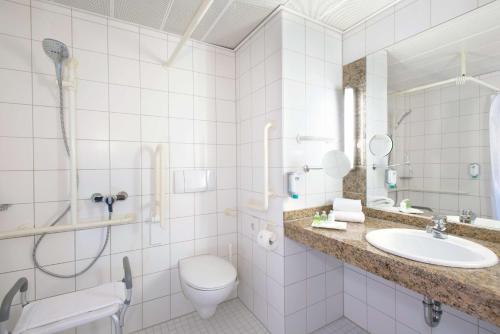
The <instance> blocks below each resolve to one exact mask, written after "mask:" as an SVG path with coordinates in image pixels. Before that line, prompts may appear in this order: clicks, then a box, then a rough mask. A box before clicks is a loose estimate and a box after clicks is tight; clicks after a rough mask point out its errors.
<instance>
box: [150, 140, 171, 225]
mask: <svg viewBox="0 0 500 334" xmlns="http://www.w3.org/2000/svg"><path fill="white" fill-rule="evenodd" d="M152 222H153V223H160V226H161V228H162V229H164V230H166V229H167V228H168V225H167V220H166V219H165V168H164V152H163V145H162V144H158V146H156V152H155V206H154V216H153V219H152Z"/></svg>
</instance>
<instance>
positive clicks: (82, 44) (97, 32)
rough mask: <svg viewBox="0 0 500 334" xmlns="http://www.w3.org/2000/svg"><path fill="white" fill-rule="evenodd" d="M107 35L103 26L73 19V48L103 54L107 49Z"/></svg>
mask: <svg viewBox="0 0 500 334" xmlns="http://www.w3.org/2000/svg"><path fill="white" fill-rule="evenodd" d="M107 35H108V33H107V29H106V26H105V25H102V24H98V23H94V22H90V21H87V20H80V19H76V18H74V19H73V45H74V46H75V48H80V49H85V50H91V51H96V52H101V53H105V52H107V49H108V38H107Z"/></svg>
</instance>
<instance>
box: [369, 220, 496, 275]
mask: <svg viewBox="0 0 500 334" xmlns="http://www.w3.org/2000/svg"><path fill="white" fill-rule="evenodd" d="M366 240H367V241H368V242H369V243H370V244H372V245H373V246H375V247H377V248H379V249H381V250H383V251H386V252H388V253H391V254H394V255H398V256H401V257H404V258H407V259H410V260H415V261H419V262H424V263H430V264H437V265H440V266H447V267H456V268H485V267H491V266H494V265H495V264H497V263H498V258H497V256H496V254H495V253H493V252H492V251H491V250H489V249H488V248H486V247H484V246H481V245H479V244H477V243H475V242H472V241H469V240H465V239H462V238H458V237H455V236H451V235H448V238H447V239H438V238H434V237H433V236H432V234H430V233H427V232H425V231H419V230H411V229H405V228H388V229H381V230H376V231H371V232H368V233H367V234H366Z"/></svg>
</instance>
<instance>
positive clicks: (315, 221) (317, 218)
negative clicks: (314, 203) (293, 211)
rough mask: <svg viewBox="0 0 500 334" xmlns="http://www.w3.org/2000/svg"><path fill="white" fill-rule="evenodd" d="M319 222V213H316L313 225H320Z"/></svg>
mask: <svg viewBox="0 0 500 334" xmlns="http://www.w3.org/2000/svg"><path fill="white" fill-rule="evenodd" d="M320 222H321V217H320V215H319V212H316V214H315V215H314V217H313V223H320Z"/></svg>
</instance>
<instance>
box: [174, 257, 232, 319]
mask: <svg viewBox="0 0 500 334" xmlns="http://www.w3.org/2000/svg"><path fill="white" fill-rule="evenodd" d="M179 278H180V281H181V287H182V291H183V292H184V295H185V296H186V298H187V299H189V300H190V301H191V303H193V305H194V307H195V309H196V311H197V312H198V314H199V315H200V316H201V317H202V318H203V319H207V318H209V317H211V316H212V315H214V313H215V310H216V309H217V305H219V304H220V303H221V302H223V301H224V300H226V298H227V297H228V296H229V295H230V294H231V292H232V291H233V289H234V288H235V287H236V286H237V285H238V280H237V274H236V269H235V268H234V266H233V265H232V264H231V263H230V262H228V261H226V260H224V259H222V258H220V257H217V256H213V255H199V256H193V257H189V258H185V259H182V260H180V261H179Z"/></svg>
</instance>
